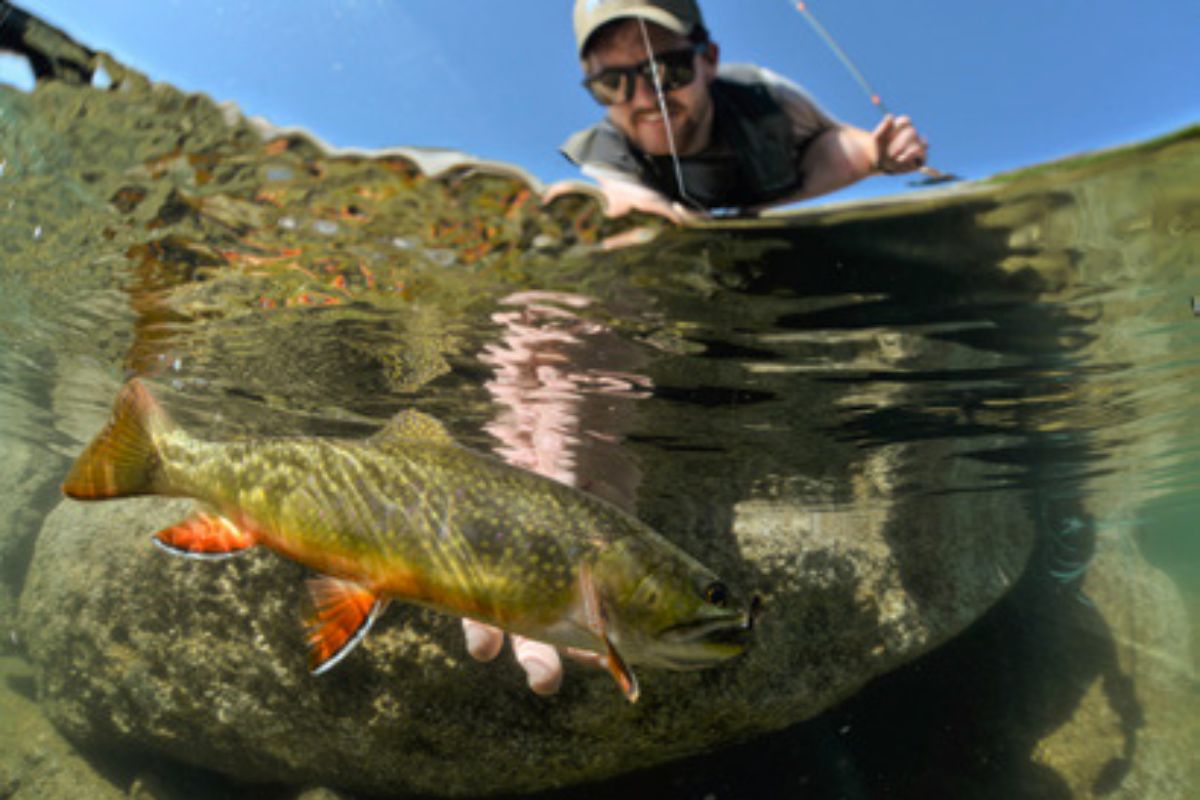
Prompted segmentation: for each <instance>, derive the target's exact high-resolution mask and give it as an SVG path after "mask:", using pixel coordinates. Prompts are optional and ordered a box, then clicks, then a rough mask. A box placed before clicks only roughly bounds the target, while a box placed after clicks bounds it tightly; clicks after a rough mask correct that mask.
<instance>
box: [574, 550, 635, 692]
mask: <svg viewBox="0 0 1200 800" xmlns="http://www.w3.org/2000/svg"><path fill="white" fill-rule="evenodd" d="M579 586H580V589H581V590H582V592H583V611H584V614H585V616H586V618H587V626H588V628H589V629H590V630H591V631H592V633H594V634H596V636H598V637H599V638H600V641H601V642H603V643H604V654H603V655H601V656H600V658H599V661H600V666H601V667H603V668H604V669H606V670H608V673H609V674H610V675H612V676H613V680H615V681H616V682H617V686H619V687H621V692H622V693H623V694H624V695H625V699H626V700H628V701H629V702H631V703H636V702H637V700H638V697H639V696H641V691H642V690H641V688H640V687H639V686H638V680H637V676H636V675H634V674H633V670H631V669H630V668H629V665H628V664H626V663H625V659H624V658H622V657H621V653H620V651H618V650H617V648H616V646H615V645H613V643H612V639H610V638H608V630H607V624H606V622H605V614H604V605H603V602H602V601H601V599H600V593H599V592H598V591H597V590H596V584H595V582H594V581H593V580H592V571H591V569H589V568H588V565H587V564H586V563H585V564H584V565H583V566H582V567H580V568H579Z"/></svg>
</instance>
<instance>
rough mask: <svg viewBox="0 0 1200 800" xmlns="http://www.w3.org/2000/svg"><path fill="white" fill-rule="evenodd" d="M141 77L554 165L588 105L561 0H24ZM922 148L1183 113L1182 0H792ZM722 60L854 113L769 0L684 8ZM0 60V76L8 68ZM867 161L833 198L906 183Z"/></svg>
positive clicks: (991, 151) (345, 129) (1070, 131)
mask: <svg viewBox="0 0 1200 800" xmlns="http://www.w3.org/2000/svg"><path fill="white" fill-rule="evenodd" d="M18 4H19V5H22V6H23V7H24V8H26V9H27V10H30V11H33V12H34V13H37V14H39V15H41V16H42V17H44V18H46V19H47V20H49V21H51V22H53V23H55V24H57V25H59V26H61V27H62V28H64V29H65V30H67V31H68V32H69V33H71V34H72V35H73V36H75V37H76V38H77V39H80V40H81V41H82V42H84V43H85V44H88V45H90V46H92V47H93V48H96V49H100V50H107V51H109V52H111V53H113V54H114V55H115V56H116V57H117V58H118V59H119V60H121V61H124V62H125V63H128V64H130V65H132V66H134V67H136V68H138V69H140V70H142V71H144V72H146V73H148V74H149V75H150V76H151V77H153V78H156V79H159V80H165V81H169V82H171V83H173V84H175V85H177V86H179V87H181V88H184V89H187V90H189V91H202V92H204V93H206V94H208V95H210V96H212V97H213V98H215V99H218V100H233V101H235V102H237V103H238V105H239V106H240V107H241V108H242V110H243V111H244V112H246V113H248V114H255V115H262V116H265V117H267V118H268V119H270V120H272V121H274V122H276V123H278V124H283V125H300V126H303V127H306V128H308V129H310V130H312V131H314V132H315V133H317V134H318V135H319V136H321V137H322V138H324V139H326V140H327V141H329V142H332V143H333V144H337V145H346V146H362V147H383V146H389V145H421V146H439V147H449V148H455V149H459V150H464V151H466V152H468V153H472V154H475V155H478V156H481V157H485V158H490V159H497V160H501V161H507V162H511V163H516V164H519V165H520V166H522V167H524V168H525V169H527V170H529V171H530V172H532V173H533V174H535V175H537V176H538V177H539V178H541V179H542V180H544V181H547V182H549V181H553V180H558V179H561V178H567V177H574V176H575V173H574V170H573V168H572V167H571V166H570V165H569V164H568V163H567V162H566V161H565V160H563V159H562V157H561V156H560V155H558V153H557V152H556V149H557V146H558V144H559V143H560V142H561V141H562V140H563V139H564V138H565V137H566V136H567V135H568V134H570V133H571V132H572V131H574V130H577V129H579V128H582V127H585V126H587V125H588V124H590V123H591V122H592V121H593V120H595V119H597V118H598V117H599V115H600V114H601V113H602V112H601V110H600V108H599V107H598V106H596V105H595V104H594V103H593V102H592V101H591V100H590V99H589V98H588V97H587V95H586V94H585V93H584V92H583V90H582V89H581V88H580V86H579V77H580V76H579V70H578V65H577V62H576V61H575V55H574V45H573V39H572V34H571V20H570V11H571V2H570V0H516V1H514V2H503V3H502V2H496V1H495V0H392V1H390V2H384V0H292V1H291V2H286V1H285V0H256V1H255V2H245V1H239V2H223V1H221V0H211V1H210V2H195V0H187V1H186V2H185V1H184V0H107V1H106V2H97V1H96V0H25V2H23V3H22V2H20V1H18ZM809 7H810V8H811V9H812V10H813V12H814V13H815V14H816V15H817V17H818V18H820V19H821V21H822V22H823V23H824V25H825V27H826V28H828V29H829V30H830V32H831V33H832V34H833V35H834V36H835V37H836V38H837V39H838V41H839V42H840V43H841V45H842V47H843V48H845V49H846V50H847V51H848V52H849V54H850V55H851V56H852V57H853V58H854V60H855V61H856V62H857V63H858V65H859V67H860V68H861V69H862V71H863V72H864V73H865V74H866V76H867V77H868V78H869V79H870V81H871V82H872V83H873V84H874V85H875V87H876V89H878V90H879V92H880V94H881V95H882V96H883V99H884V101H885V102H886V103H887V104H888V106H889V107H891V108H892V109H893V110H894V111H898V112H904V113H908V114H910V115H911V116H912V117H913V118H914V120H915V121H916V123H917V125H918V127H919V128H920V129H921V130H922V132H924V133H925V134H926V136H927V137H928V138H929V140H930V142H931V145H932V149H931V159H930V161H931V164H933V165H934V166H936V167H939V168H941V169H943V170H946V171H950V172H955V173H958V174H961V175H965V176H968V177H983V176H986V175H989V174H993V173H995V172H999V171H1004V170H1008V169H1013V168H1016V167H1020V166H1024V165H1028V164H1032V163H1037V162H1041V161H1045V160H1049V159H1053V158H1058V157H1062V156H1066V155H1071V154H1074V153H1079V152H1083V151H1087V150H1092V149H1096V148H1101V147H1109V146H1112V145H1117V144H1122V143H1127V142H1132V141H1136V140H1139V139H1143V138H1146V137H1148V136H1151V135H1155V134H1160V133H1165V132H1167V131H1170V130H1173V129H1175V128H1178V127H1181V126H1183V125H1185V124H1188V123H1194V122H1198V121H1200V3H1198V2H1196V0H1155V1H1154V2H1152V3H1146V4H1137V3H1129V2H1116V0H1010V2H1007V3H999V2H987V1H986V0H912V2H908V3H901V2H896V1H895V0H811V2H810V3H809ZM703 8H704V11H705V15H706V17H707V22H708V26H709V28H710V30H711V31H712V33H713V37H714V39H716V40H717V41H718V43H719V44H720V45H721V47H722V58H723V59H724V60H726V61H752V62H755V63H759V64H762V65H765V66H769V67H771V68H773V69H775V70H776V71H778V72H780V73H782V74H784V75H787V76H788V77H790V78H792V79H793V80H796V81H797V82H798V83H800V84H802V85H803V86H804V87H805V88H807V89H808V90H809V92H810V93H812V94H813V95H814V96H815V97H816V98H817V99H818V100H819V101H820V102H821V103H822V105H824V106H825V107H826V108H827V109H828V110H829V111H830V112H831V113H833V114H834V115H835V116H837V117H839V118H841V119H843V120H845V121H847V122H852V123H854V124H857V125H860V126H863V127H871V126H872V125H873V124H874V122H875V121H876V114H875V110H874V108H873V107H872V106H871V105H870V103H869V102H868V100H867V98H866V96H865V95H864V94H863V92H862V90H861V89H859V88H858V85H857V84H856V83H855V82H854V81H853V79H852V78H851V77H850V75H849V73H847V72H846V70H845V69H844V68H843V67H842V66H841V65H840V64H839V62H837V60H836V59H835V58H834V56H833V55H832V53H830V51H829V50H828V49H827V48H826V47H825V46H824V45H823V44H822V43H821V41H820V40H819V39H818V38H817V36H816V35H815V34H814V33H813V31H812V30H811V29H810V28H809V27H808V25H807V23H806V22H805V21H804V19H803V18H802V17H801V15H800V14H798V13H797V12H796V11H795V10H794V8H793V7H792V5H791V4H790V3H789V2H787V0H708V2H706V3H704V4H703ZM11 74H12V72H11V65H10V67H9V68H6V69H0V77H2V76H4V75H11ZM908 190H909V189H908V187H907V185H906V180H905V179H903V178H877V179H872V180H871V181H867V182H865V183H864V184H862V185H860V187H859V188H857V189H851V190H849V192H848V193H843V194H842V195H840V197H841V198H848V197H854V196H866V195H873V194H879V193H892V192H899V191H908Z"/></svg>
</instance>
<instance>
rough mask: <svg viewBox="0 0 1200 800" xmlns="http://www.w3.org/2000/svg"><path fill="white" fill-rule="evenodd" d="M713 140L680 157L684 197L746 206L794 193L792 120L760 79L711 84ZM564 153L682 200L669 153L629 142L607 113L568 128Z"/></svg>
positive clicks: (800, 147) (796, 147) (796, 170)
mask: <svg viewBox="0 0 1200 800" xmlns="http://www.w3.org/2000/svg"><path fill="white" fill-rule="evenodd" d="M710 92H711V95H712V99H713V140H712V143H711V144H710V146H709V147H708V148H706V149H705V150H704V151H703V152H701V153H697V154H695V155H691V156H680V158H679V167H680V171H681V172H682V173H683V185H684V189H685V190H686V192H687V194H688V197H690V198H691V199H692V200H693V201H695V202H697V203H699V204H701V205H702V206H704V207H705V208H709V209H714V208H744V207H747V206H756V205H761V204H763V203H770V202H771V201H773V200H779V199H781V198H784V197H786V196H788V195H789V194H792V193H794V192H795V191H796V190H797V189H799V187H800V184H801V183H802V182H803V179H804V175H803V173H802V172H801V170H800V157H801V155H802V154H803V152H804V149H805V148H806V147H807V146H808V143H809V142H808V141H798V140H797V138H796V134H795V132H794V129H793V126H792V121H791V119H790V118H789V117H788V115H787V113H786V112H785V111H784V109H783V107H782V106H781V105H780V104H779V103H778V102H777V101H776V100H775V99H774V98H773V97H771V94H770V91H769V90H768V88H767V86H766V85H765V84H763V83H762V82H758V81H755V82H748V81H734V80H728V79H726V78H723V77H719V78H717V79H716V80H714V81H713V82H712V84H711V86H710ZM562 153H563V155H565V156H566V157H567V158H568V159H569V160H570V161H572V162H574V163H575V164H577V165H580V166H583V165H585V164H593V165H596V166H601V167H606V168H609V169H612V170H615V171H617V172H622V173H625V174H628V175H631V176H633V177H634V178H636V179H637V180H638V182H640V183H642V184H643V185H645V186H648V187H650V188H652V189H654V190H655V191H657V192H660V193H662V194H664V195H666V196H667V197H669V198H671V199H672V200H675V201H677V202H683V197H682V196H681V194H680V191H679V185H678V181H677V180H676V177H675V166H674V164H673V163H672V160H671V157H670V156H651V155H647V154H646V153H643V152H642V151H641V150H639V149H638V148H637V147H635V146H634V145H633V144H632V143H631V142H630V141H629V140H628V139H627V138H625V135H624V134H622V133H621V132H620V131H619V130H617V128H616V126H614V125H613V124H612V123H611V122H610V121H609V120H608V119H607V118H605V119H604V120H602V121H601V122H599V123H598V124H596V125H593V126H592V127H591V128H588V129H586V130H583V131H580V132H578V133H576V134H575V135H573V136H572V137H571V138H570V139H568V140H567V141H566V143H565V144H564V145H563V147H562Z"/></svg>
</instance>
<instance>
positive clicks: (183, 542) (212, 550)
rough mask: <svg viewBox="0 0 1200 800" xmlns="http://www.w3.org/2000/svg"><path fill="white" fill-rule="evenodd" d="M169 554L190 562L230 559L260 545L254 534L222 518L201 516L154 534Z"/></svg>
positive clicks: (159, 544) (200, 514)
mask: <svg viewBox="0 0 1200 800" xmlns="http://www.w3.org/2000/svg"><path fill="white" fill-rule="evenodd" d="M154 543H155V544H156V545H158V546H159V547H160V548H162V549H163V550H166V551H167V552H168V553H171V554H173V555H178V556H186V557H188V558H200V559H219V558H229V557H230V556H234V555H237V554H238V553H240V552H242V551H243V550H247V549H249V548H251V547H253V546H254V545H255V544H256V539H255V537H254V535H253V534H251V533H249V532H247V531H245V530H243V529H241V528H239V527H238V526H237V525H234V524H233V523H232V522H231V521H229V520H228V519H226V518H225V517H222V516H220V515H218V514H206V513H204V512H199V513H196V514H193V515H192V516H190V517H188V518H187V519H185V520H184V521H183V522H180V523H178V524H176V525H172V526H171V527H169V528H163V529H162V530H161V531H159V532H158V533H156V534H154Z"/></svg>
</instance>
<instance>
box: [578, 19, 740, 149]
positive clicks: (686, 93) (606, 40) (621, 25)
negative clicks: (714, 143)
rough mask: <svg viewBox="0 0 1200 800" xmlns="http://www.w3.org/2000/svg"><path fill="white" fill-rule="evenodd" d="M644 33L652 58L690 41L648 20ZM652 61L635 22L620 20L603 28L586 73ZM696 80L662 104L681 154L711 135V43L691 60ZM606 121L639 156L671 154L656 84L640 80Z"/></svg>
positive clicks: (713, 71)
mask: <svg viewBox="0 0 1200 800" xmlns="http://www.w3.org/2000/svg"><path fill="white" fill-rule="evenodd" d="M646 33H647V35H648V37H649V39H650V46H651V47H652V48H653V50H654V53H655V54H660V53H669V52H672V51H675V50H685V49H687V48H689V47H691V46H692V42H691V41H690V40H688V39H686V38H684V37H683V36H680V35H678V34H676V33H672V32H671V31H668V30H667V29H666V28H661V27H659V26H657V25H654V24H652V23H649V22H647V23H646ZM648 58H650V54H649V53H647V52H646V42H645V39H644V38H643V36H642V28H641V25H640V24H639V23H638V21H637V20H636V19H626V20H619V21H617V22H614V23H612V24H611V25H609V26H607V27H605V28H604V29H602V30H601V31H600V32H599V33H598V34H597V35H596V39H595V41H594V42H593V43H592V45H591V47H589V48H588V53H587V57H586V59H585V60H584V71H585V73H586V74H588V75H595V74H596V73H598V72H600V71H601V70H602V69H605V68H608V67H632V66H634V65H637V64H640V63H642V62H644V61H645V60H646V59H648ZM695 59H696V62H695V64H696V78H695V80H693V81H692V82H691V83H689V84H687V85H686V86H680V87H679V88H677V89H674V90H672V91H669V92H666V93H665V95H664V100H665V102H666V106H667V113H668V116H669V117H670V124H671V131H672V133H673V134H674V137H675V149H676V151H677V152H678V153H679V155H693V154H695V153H698V152H700V151H701V150H703V149H704V148H705V147H706V146H707V145H708V142H709V138H710V136H711V134H712V114H713V110H712V97H711V95H710V94H709V91H708V86H709V84H710V83H711V82H712V80H713V78H715V77H716V70H717V49H716V45H710V46H709V49H708V51H707V52H705V53H701V54H699V55H696V56H695ZM608 118H609V120H611V121H612V123H613V124H614V125H616V126H617V129H618V130H620V131H621V132H622V133H624V134H625V135H626V136H627V137H629V139H630V140H631V141H632V142H633V143H634V144H635V145H636V146H637V147H638V148H639V149H640V150H642V151H643V152H645V153H647V154H649V155H656V156H662V155H668V154H669V153H670V152H671V145H670V140H669V139H668V136H667V126H666V124H664V122H663V118H662V114H661V113H660V109H659V104H658V97H657V96H656V94H655V92H654V86H653V85H651V83H650V82H649V81H647V80H645V79H643V78H641V77H639V78H638V79H637V80H636V81H635V88H634V92H633V97H632V98H630V99H629V101H628V102H621V103H614V104H613V105H611V106H609V107H608Z"/></svg>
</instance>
